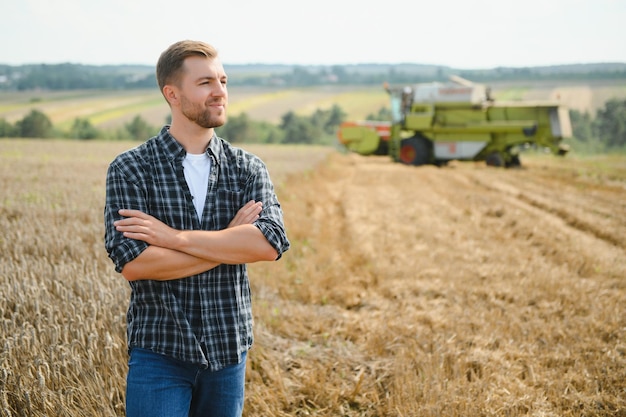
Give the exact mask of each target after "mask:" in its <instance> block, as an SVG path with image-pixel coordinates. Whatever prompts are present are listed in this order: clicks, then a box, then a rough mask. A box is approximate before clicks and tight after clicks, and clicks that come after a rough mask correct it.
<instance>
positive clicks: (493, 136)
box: [338, 77, 571, 167]
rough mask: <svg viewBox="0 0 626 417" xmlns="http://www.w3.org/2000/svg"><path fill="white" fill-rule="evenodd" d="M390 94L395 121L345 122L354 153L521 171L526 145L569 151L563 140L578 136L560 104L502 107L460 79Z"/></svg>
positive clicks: (342, 135) (344, 138)
mask: <svg viewBox="0 0 626 417" xmlns="http://www.w3.org/2000/svg"><path fill="white" fill-rule="evenodd" d="M385 89H386V91H387V92H388V93H389V97H390V112H391V120H388V121H360V122H346V123H344V124H342V125H341V126H340V128H339V132H338V137H339V141H340V142H341V143H342V144H343V145H344V146H345V147H346V148H347V149H349V150H351V151H353V152H357V153H360V154H362V155H385V154H387V155H390V156H391V157H392V158H393V160H395V161H397V162H402V163H404V164H409V165H425V164H436V165H442V164H445V163H447V162H448V161H450V160H473V161H481V160H482V161H485V162H486V163H487V164H488V165H493V166H507V167H513V166H518V165H520V160H519V153H520V151H521V150H522V149H524V148H525V147H529V146H536V147H541V148H546V149H548V150H550V151H551V152H552V153H554V154H557V155H564V154H565V153H566V152H567V147H566V146H564V145H563V144H562V143H561V141H562V139H563V138H565V137H569V136H571V125H570V120H569V113H568V111H567V109H565V108H564V107H563V106H562V105H560V103H558V102H532V103H531V102H508V103H500V102H498V103H497V102H496V101H495V100H493V98H492V97H491V95H490V90H489V88H488V87H487V86H485V85H483V84H477V83H473V82H471V81H468V80H465V79H463V78H460V77H451V82H449V83H438V82H433V83H421V84H415V85H410V86H400V87H390V86H389V85H385Z"/></svg>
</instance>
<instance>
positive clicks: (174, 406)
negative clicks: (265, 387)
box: [126, 348, 246, 417]
mask: <svg viewBox="0 0 626 417" xmlns="http://www.w3.org/2000/svg"><path fill="white" fill-rule="evenodd" d="M245 376H246V354H245V353H244V354H243V360H242V361H241V363H240V364H237V365H233V366H229V367H226V368H224V369H221V370H219V371H217V372H211V371H209V370H207V369H203V368H201V367H200V366H198V365H194V364H189V363H186V362H181V361H179V360H176V359H173V358H170V357H168V356H164V355H160V354H158V353H154V352H152V351H150V350H146V349H138V348H133V349H132V350H131V353H130V360H129V361H128V376H127V378H126V416H127V417H140V416H146V417H192V416H196V417H241V413H242V411H243V401H244V385H245Z"/></svg>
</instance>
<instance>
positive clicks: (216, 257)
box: [172, 224, 278, 264]
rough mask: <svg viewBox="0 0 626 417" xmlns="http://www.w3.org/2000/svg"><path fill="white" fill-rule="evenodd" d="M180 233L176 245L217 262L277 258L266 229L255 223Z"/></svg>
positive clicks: (176, 248) (175, 246)
mask: <svg viewBox="0 0 626 417" xmlns="http://www.w3.org/2000/svg"><path fill="white" fill-rule="evenodd" d="M176 237H177V239H176V242H175V244H174V246H173V247H172V249H175V250H177V251H180V252H184V253H186V254H188V255H191V256H194V257H198V258H202V259H206V260H209V261H214V262H217V263H224V264H243V263H251V262H258V261H274V260H276V258H277V257H278V253H277V252H276V250H275V249H274V248H273V247H272V245H270V243H269V242H268V241H267V239H266V238H265V236H264V235H263V233H261V231H260V230H259V229H258V228H257V227H256V226H254V225H251V224H245V225H240V226H237V227H231V228H228V229H224V230H218V231H205V230H184V231H180V232H179V233H177V236H176Z"/></svg>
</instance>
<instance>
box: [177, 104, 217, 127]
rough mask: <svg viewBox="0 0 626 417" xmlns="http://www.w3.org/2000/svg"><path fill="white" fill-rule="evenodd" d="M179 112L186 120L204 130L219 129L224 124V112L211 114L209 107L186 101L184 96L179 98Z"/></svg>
mask: <svg viewBox="0 0 626 417" xmlns="http://www.w3.org/2000/svg"><path fill="white" fill-rule="evenodd" d="M181 112H182V113H183V115H184V116H185V117H186V118H187V119H189V120H190V121H192V122H194V123H195V124H197V125H198V126H200V127H203V128H205V129H211V128H214V127H220V126H222V125H223V124H224V123H226V112H225V111H223V112H220V113H219V114H212V113H211V107H209V106H206V105H204V104H197V103H193V102H191V101H189V100H187V98H186V97H185V96H183V97H182V98H181Z"/></svg>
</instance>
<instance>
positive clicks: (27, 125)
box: [16, 109, 53, 138]
mask: <svg viewBox="0 0 626 417" xmlns="http://www.w3.org/2000/svg"><path fill="white" fill-rule="evenodd" d="M52 132H53V130H52V122H51V121H50V119H49V118H48V116H46V115H45V114H44V113H42V112H41V111H39V110H36V109H34V110H31V112H30V113H29V114H27V115H26V116H25V117H24V118H23V119H22V120H20V121H18V122H17V123H16V133H17V134H18V136H19V137H22V138H48V137H50V136H52Z"/></svg>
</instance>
